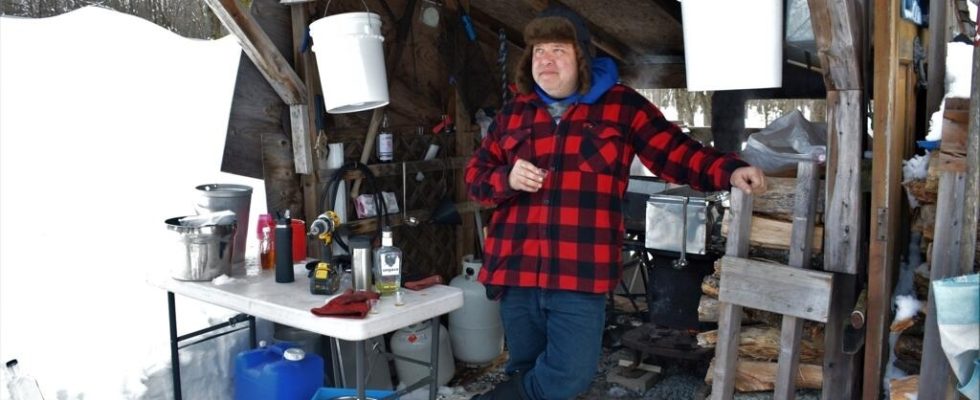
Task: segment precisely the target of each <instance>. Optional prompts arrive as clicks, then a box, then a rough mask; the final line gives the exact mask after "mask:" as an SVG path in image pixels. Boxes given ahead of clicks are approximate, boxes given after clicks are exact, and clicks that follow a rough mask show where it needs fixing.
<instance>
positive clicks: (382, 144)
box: [378, 132, 395, 162]
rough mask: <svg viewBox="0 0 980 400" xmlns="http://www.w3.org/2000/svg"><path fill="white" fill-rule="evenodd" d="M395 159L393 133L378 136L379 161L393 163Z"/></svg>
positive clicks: (382, 133)
mask: <svg viewBox="0 0 980 400" xmlns="http://www.w3.org/2000/svg"><path fill="white" fill-rule="evenodd" d="M394 158H395V137H394V135H392V134H391V132H381V133H379V134H378V160H380V161H381V162H391V161H392V160H394Z"/></svg>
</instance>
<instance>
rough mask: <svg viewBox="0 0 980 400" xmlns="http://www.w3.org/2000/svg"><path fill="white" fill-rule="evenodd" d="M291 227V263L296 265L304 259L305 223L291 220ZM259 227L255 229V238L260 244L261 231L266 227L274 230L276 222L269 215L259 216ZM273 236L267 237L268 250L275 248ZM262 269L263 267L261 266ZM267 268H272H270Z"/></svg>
mask: <svg viewBox="0 0 980 400" xmlns="http://www.w3.org/2000/svg"><path fill="white" fill-rule="evenodd" d="M290 224H291V226H292V227H293V262H294V263H298V262H300V261H303V260H305V259H306V241H307V239H308V238H307V236H306V221H303V220H301V219H295V218H293V219H292V220H291V221H290ZM258 225H259V226H257V227H256V228H255V237H256V238H257V239H258V240H259V241H260V242H261V241H262V240H263V233H262V229H263V228H266V227H268V228H269V231H274V230H275V229H276V221H275V219H273V218H272V215H270V214H261V215H259V223H258ZM274 236H275V235H272V236H271V237H269V241H270V243H269V245H270V246H271V247H270V248H275V237H274ZM263 268H264V266H263ZM269 268H272V267H271V266H270V267H269Z"/></svg>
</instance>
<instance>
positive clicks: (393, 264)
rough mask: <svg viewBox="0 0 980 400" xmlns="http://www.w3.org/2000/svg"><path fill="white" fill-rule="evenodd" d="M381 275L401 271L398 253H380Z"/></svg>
mask: <svg viewBox="0 0 980 400" xmlns="http://www.w3.org/2000/svg"><path fill="white" fill-rule="evenodd" d="M379 258H380V259H381V260H380V261H381V276H398V275H400V274H401V272H402V258H401V257H400V256H399V255H398V254H382V255H381V257H379Z"/></svg>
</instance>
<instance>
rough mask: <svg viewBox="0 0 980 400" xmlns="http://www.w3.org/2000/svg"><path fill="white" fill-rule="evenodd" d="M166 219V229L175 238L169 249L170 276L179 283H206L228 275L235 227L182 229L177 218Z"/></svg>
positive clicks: (209, 226) (234, 225) (227, 225)
mask: <svg viewBox="0 0 980 400" xmlns="http://www.w3.org/2000/svg"><path fill="white" fill-rule="evenodd" d="M181 218H183V217H174V218H170V219H168V220H166V221H165V222H166V224H167V230H169V231H171V232H174V233H175V234H176V235H177V236H176V238H175V240H174V244H175V246H174V247H173V248H172V249H171V250H170V252H171V253H172V254H174V255H175V258H176V259H172V261H171V266H170V275H171V276H172V277H173V278H174V279H179V280H182V281H209V280H211V279H214V278H217V277H219V276H221V275H222V274H224V275H231V262H232V257H233V250H234V247H235V241H234V239H235V231H236V228H237V224H234V223H232V224H218V225H203V226H183V225H181V224H180V219H181Z"/></svg>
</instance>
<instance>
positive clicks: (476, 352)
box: [449, 254, 504, 365]
mask: <svg viewBox="0 0 980 400" xmlns="http://www.w3.org/2000/svg"><path fill="white" fill-rule="evenodd" d="M481 267H482V263H481V262H480V260H474V259H473V255H472V254H467V255H466V256H465V257H463V273H462V274H460V275H459V276H457V277H455V278H453V280H452V281H450V282H449V286H452V287H457V288H460V289H462V290H463V307H462V308H459V309H457V310H455V311H453V312H450V313H449V334H450V335H451V339H452V344H453V355H454V356H455V357H456V359H457V360H459V361H461V362H464V363H467V364H476V365H481V364H486V363H489V362H490V361H493V359H495V358H497V356H499V355H500V353H501V352H503V350H504V328H503V323H502V322H501V321H500V302H498V301H491V300H488V299H487V292H486V287H484V286H483V284H481V283H480V282H477V280H476V277H477V275H479V274H480V268H481Z"/></svg>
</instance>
